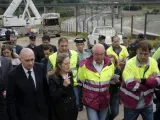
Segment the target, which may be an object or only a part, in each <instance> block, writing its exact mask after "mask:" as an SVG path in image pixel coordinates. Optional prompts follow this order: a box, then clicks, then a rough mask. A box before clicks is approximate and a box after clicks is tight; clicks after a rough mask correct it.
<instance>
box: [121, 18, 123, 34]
mask: <svg viewBox="0 0 160 120" xmlns="http://www.w3.org/2000/svg"><path fill="white" fill-rule="evenodd" d="M122 33H123V17H122V16H121V34H122Z"/></svg>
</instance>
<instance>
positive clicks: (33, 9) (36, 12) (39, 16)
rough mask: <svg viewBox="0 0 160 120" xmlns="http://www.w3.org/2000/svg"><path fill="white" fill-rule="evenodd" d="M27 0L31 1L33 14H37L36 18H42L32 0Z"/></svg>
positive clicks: (30, 5)
mask: <svg viewBox="0 0 160 120" xmlns="http://www.w3.org/2000/svg"><path fill="white" fill-rule="evenodd" d="M27 2H29V7H30V9H31V10H32V12H33V14H34V15H35V17H36V18H38V19H40V18H41V15H40V14H39V12H38V10H37V8H36V6H35V5H34V3H33V1H32V0H27Z"/></svg>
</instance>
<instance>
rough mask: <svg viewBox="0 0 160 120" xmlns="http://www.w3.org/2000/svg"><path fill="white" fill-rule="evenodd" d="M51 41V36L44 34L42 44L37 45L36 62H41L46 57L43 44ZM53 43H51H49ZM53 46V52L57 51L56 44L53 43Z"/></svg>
mask: <svg viewBox="0 0 160 120" xmlns="http://www.w3.org/2000/svg"><path fill="white" fill-rule="evenodd" d="M49 43H50V37H49V36H48V35H44V36H43V37H42V44H41V45H39V46H37V48H36V62H40V61H41V60H42V59H43V58H44V57H45V55H44V52H43V45H45V44H49ZM49 45H51V44H49ZM51 46H52V48H53V52H57V48H56V46H54V45H51Z"/></svg>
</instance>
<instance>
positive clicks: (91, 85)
mask: <svg viewBox="0 0 160 120" xmlns="http://www.w3.org/2000/svg"><path fill="white" fill-rule="evenodd" d="M92 53H93V55H92V56H91V57H89V58H87V59H86V60H84V61H82V62H80V67H79V70H78V78H79V79H80V81H81V82H82V83H83V104H84V105H85V106H86V110H87V116H88V120H105V119H106V117H107V114H108V105H109V101H110V94H109V83H110V80H111V79H112V76H113V75H114V65H113V64H112V63H111V61H110V59H109V58H108V57H105V48H104V46H103V45H102V44H96V45H95V46H94V47H93V48H92Z"/></svg>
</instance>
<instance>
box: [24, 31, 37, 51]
mask: <svg viewBox="0 0 160 120" xmlns="http://www.w3.org/2000/svg"><path fill="white" fill-rule="evenodd" d="M29 40H30V41H29V45H27V46H26V47H27V48H30V49H32V50H33V52H34V54H36V35H35V34H34V33H33V32H32V33H29Z"/></svg>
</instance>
